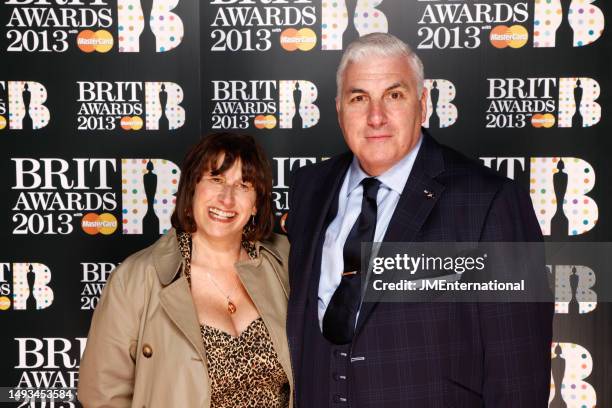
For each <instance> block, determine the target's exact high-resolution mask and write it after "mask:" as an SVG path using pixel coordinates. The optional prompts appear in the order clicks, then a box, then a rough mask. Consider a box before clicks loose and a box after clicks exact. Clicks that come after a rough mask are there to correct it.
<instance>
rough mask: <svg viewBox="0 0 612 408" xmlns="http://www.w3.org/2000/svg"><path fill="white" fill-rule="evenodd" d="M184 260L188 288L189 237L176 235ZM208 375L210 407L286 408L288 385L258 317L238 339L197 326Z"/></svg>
mask: <svg viewBox="0 0 612 408" xmlns="http://www.w3.org/2000/svg"><path fill="white" fill-rule="evenodd" d="M178 241H179V249H180V251H181V254H182V256H183V258H184V259H185V277H186V278H187V281H188V282H189V284H190V285H191V262H190V261H191V235H190V234H187V233H179V234H178ZM200 332H201V333H202V340H203V342H204V349H205V350H206V360H207V364H208V375H209V377H210V385H211V408H286V407H288V406H289V382H288V380H287V375H286V374H285V371H284V370H283V367H282V366H281V365H280V363H279V361H278V356H277V354H276V351H275V350H274V347H273V346H272V339H271V338H270V334H269V333H268V329H267V328H266V326H265V324H264V321H263V319H262V318H261V317H259V318H257V319H255V320H254V321H252V322H251V324H249V326H248V327H247V328H246V329H245V330H244V331H243V332H242V333H240V335H239V336H238V337H234V336H232V335H231V334H229V333H226V332H224V331H223V330H220V329H217V328H215V327H212V326H208V325H200Z"/></svg>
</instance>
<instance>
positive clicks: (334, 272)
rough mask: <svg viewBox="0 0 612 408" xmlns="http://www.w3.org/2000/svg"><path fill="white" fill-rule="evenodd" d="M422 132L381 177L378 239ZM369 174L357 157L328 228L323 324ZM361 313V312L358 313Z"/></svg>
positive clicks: (322, 283)
mask: <svg viewBox="0 0 612 408" xmlns="http://www.w3.org/2000/svg"><path fill="white" fill-rule="evenodd" d="M422 140H423V137H422V135H421V136H420V137H419V141H418V142H417V144H416V146H415V147H414V148H413V149H412V150H411V151H410V152H409V153H408V154H407V155H406V156H404V158H403V159H402V160H400V161H399V162H397V163H396V164H395V165H394V166H393V167H391V168H390V169H389V170H387V171H386V172H384V173H383V174H381V175H380V176H378V177H377V179H378V180H379V181H380V182H381V185H380V188H379V189H378V195H377V196H376V204H377V206H378V209H377V214H376V230H375V232H374V242H382V240H383V238H384V236H385V232H387V227H388V226H389V221H391V216H392V215H393V213H394V212H395V207H396V206H397V203H398V201H399V199H400V196H401V194H402V191H403V190H404V186H405V185H406V181H407V180H408V176H410V172H411V171H412V166H413V165H414V161H415V159H416V156H417V154H418V152H419V149H420V147H421V141H422ZM366 177H370V176H368V175H367V174H366V173H365V172H364V171H363V170H362V169H361V166H360V165H359V161H358V160H357V157H353V162H352V163H351V166H350V167H349V169H348V171H347V172H346V176H345V177H344V181H343V182H342V187H341V188H340V193H339V196H338V214H336V218H334V220H333V221H332V222H331V223H330V224H329V226H328V227H327V230H326V231H325V241H324V242H323V253H322V256H321V276H320V278H319V292H318V313H319V326H320V327H321V328H322V327H323V316H324V315H325V310H326V309H327V305H328V304H329V301H330V300H331V298H332V296H333V294H334V292H335V291H336V288H337V287H338V285H340V280H341V279H342V272H343V267H344V259H343V252H344V243H345V242H346V238H347V237H348V234H349V232H350V231H351V228H353V224H355V221H357V217H359V214H360V213H361V200H362V196H363V186H362V185H361V180H363V179H364V178H366ZM357 317H359V314H358V315H357Z"/></svg>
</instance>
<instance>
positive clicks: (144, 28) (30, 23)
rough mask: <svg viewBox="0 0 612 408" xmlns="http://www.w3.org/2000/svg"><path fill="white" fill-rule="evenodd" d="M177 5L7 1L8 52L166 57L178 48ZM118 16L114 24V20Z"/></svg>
mask: <svg viewBox="0 0 612 408" xmlns="http://www.w3.org/2000/svg"><path fill="white" fill-rule="evenodd" d="M178 3H179V0H117V1H116V2H109V1H108V0H5V1H4V5H6V6H9V7H11V8H10V9H9V10H10V11H9V13H8V14H9V19H8V21H7V22H6V23H5V27H6V28H7V31H6V36H5V37H6V39H7V40H8V43H7V44H6V51H8V52H26V53H32V52H46V53H48V52H58V53H61V52H66V51H69V50H70V49H71V48H74V47H75V46H76V49H79V50H80V51H82V52H84V53H93V52H97V53H108V52H109V51H111V50H113V49H115V50H117V51H118V52H142V51H147V52H166V51H170V50H172V49H174V48H176V47H177V46H179V45H180V43H181V42H182V39H183V35H184V27H183V22H182V20H181V18H180V17H179V16H178V15H177V14H176V13H174V12H173V10H174V9H175V8H176V7H177V6H178ZM115 16H116V20H115Z"/></svg>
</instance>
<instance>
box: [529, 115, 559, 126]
mask: <svg viewBox="0 0 612 408" xmlns="http://www.w3.org/2000/svg"><path fill="white" fill-rule="evenodd" d="M531 124H532V125H533V127H534V128H551V127H553V126H554V125H555V117H554V115H552V114H550V113H544V114H541V113H536V114H535V115H533V116H532V117H531Z"/></svg>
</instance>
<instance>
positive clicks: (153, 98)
mask: <svg viewBox="0 0 612 408" xmlns="http://www.w3.org/2000/svg"><path fill="white" fill-rule="evenodd" d="M77 87H78V99H77V102H78V104H79V105H78V112H77V116H76V117H77V129H78V130H115V129H119V128H121V129H123V130H126V131H133V130H141V129H143V128H144V129H146V130H175V129H178V128H180V127H181V126H183V125H184V124H185V109H184V108H183V107H182V106H181V102H182V101H183V89H182V88H181V86H180V85H178V84H176V83H174V82H134V81H120V82H106V81H96V82H91V81H78V82H77Z"/></svg>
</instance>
